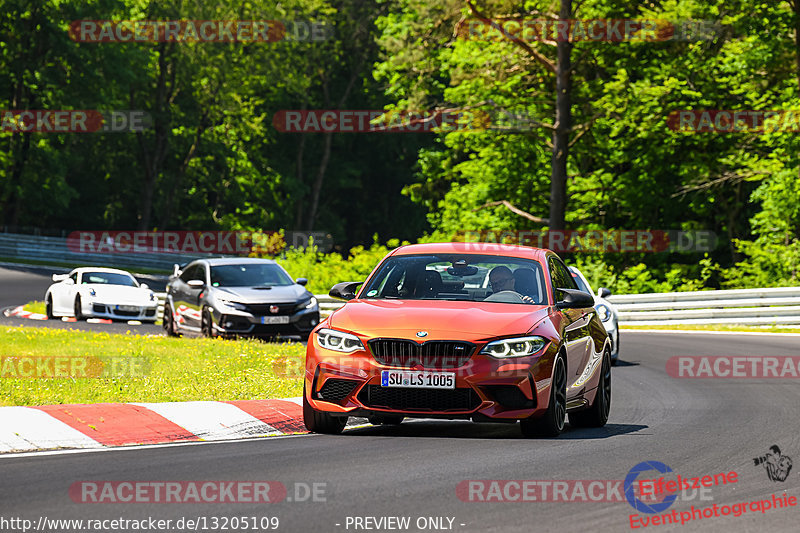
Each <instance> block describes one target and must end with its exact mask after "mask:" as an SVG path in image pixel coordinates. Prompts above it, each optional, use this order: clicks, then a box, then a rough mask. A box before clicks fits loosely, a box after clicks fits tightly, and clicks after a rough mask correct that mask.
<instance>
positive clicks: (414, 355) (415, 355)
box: [367, 339, 475, 368]
mask: <svg viewBox="0 0 800 533" xmlns="http://www.w3.org/2000/svg"><path fill="white" fill-rule="evenodd" d="M367 344H368V345H369V349H370V351H371V352H372V355H373V357H375V360H376V361H378V362H379V363H381V364H384V365H389V366H400V367H405V368H411V367H414V366H416V365H422V366H423V367H426V368H458V367H460V366H463V365H464V364H465V363H466V362H467V361H468V360H469V358H470V357H471V356H472V353H473V352H474V351H475V345H474V344H471V343H469V342H461V341H428V342H424V343H421V344H420V343H417V342H414V341H412V340H407V339H372V340H371V341H369V342H368V343H367Z"/></svg>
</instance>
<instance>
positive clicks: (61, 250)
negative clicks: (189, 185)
mask: <svg viewBox="0 0 800 533" xmlns="http://www.w3.org/2000/svg"><path fill="white" fill-rule="evenodd" d="M0 257H4V258H8V259H17V260H22V261H26V260H27V261H41V262H45V263H47V262H48V261H58V262H59V263H75V264H80V263H83V264H88V265H94V266H107V267H128V268H130V267H140V268H148V269H155V270H172V265H174V264H175V263H178V264H183V263H187V262H189V261H192V260H194V259H197V258H198V257H210V256H209V254H200V253H198V254H193V255H187V254H174V253H152V252H147V253H130V254H115V253H80V252H74V251H72V250H70V249H69V247H68V246H67V239H66V238H63V237H44V236H41V235H23V234H19V233H0Z"/></svg>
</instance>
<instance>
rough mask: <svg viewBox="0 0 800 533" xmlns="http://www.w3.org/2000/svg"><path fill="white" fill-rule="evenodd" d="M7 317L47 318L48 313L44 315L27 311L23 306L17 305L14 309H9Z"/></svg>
mask: <svg viewBox="0 0 800 533" xmlns="http://www.w3.org/2000/svg"><path fill="white" fill-rule="evenodd" d="M3 314H4V315H6V316H7V317H11V316H13V317H19V318H27V319H29V320H47V315H43V314H41V313H31V312H30V311H25V310H24V309H22V306H21V305H20V306H17V307H15V308H14V309H7V310H6V311H5V312H4V313H3Z"/></svg>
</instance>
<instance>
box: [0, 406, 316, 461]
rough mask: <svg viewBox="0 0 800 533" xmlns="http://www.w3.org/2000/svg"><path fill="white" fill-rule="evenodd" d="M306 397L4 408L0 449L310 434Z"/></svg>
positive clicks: (1, 410)
mask: <svg viewBox="0 0 800 533" xmlns="http://www.w3.org/2000/svg"><path fill="white" fill-rule="evenodd" d="M307 432H308V431H307V430H306V428H305V426H304V424H303V408H302V398H287V399H284V400H237V401H227V402H212V401H203V402H200V401H198V402H174V403H99V404H76V405H43V406H38V407H0V453H16V452H30V451H38V450H54V449H63V448H78V449H92V448H107V447H115V446H133V445H148V444H164V443H174V442H198V441H219V440H230V439H245V438H253V437H270V436H281V435H292V434H297V433H307Z"/></svg>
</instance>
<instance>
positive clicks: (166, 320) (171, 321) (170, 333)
mask: <svg viewBox="0 0 800 533" xmlns="http://www.w3.org/2000/svg"><path fill="white" fill-rule="evenodd" d="M161 322H162V324H163V327H164V331H166V333H167V337H178V336H179V335H178V332H177V331H176V330H175V315H173V314H172V307H171V306H170V305H169V304H164V317H163V318H162V319H161Z"/></svg>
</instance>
